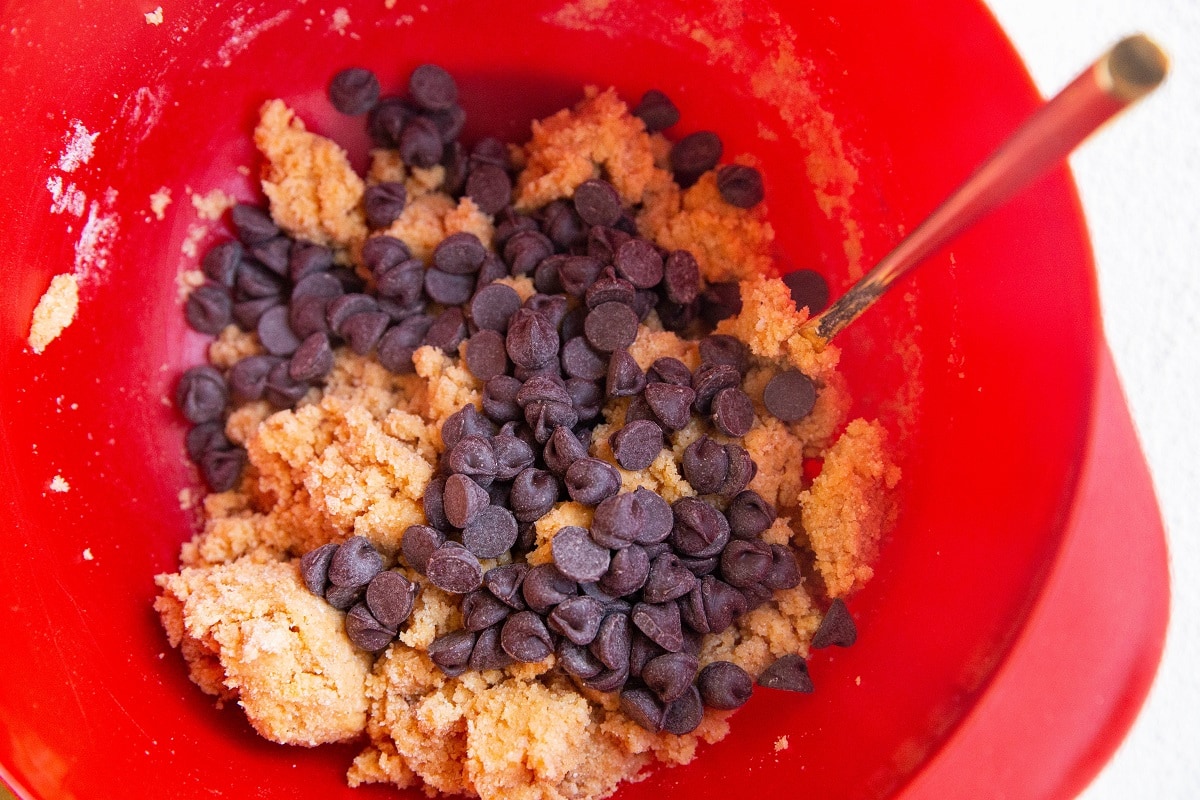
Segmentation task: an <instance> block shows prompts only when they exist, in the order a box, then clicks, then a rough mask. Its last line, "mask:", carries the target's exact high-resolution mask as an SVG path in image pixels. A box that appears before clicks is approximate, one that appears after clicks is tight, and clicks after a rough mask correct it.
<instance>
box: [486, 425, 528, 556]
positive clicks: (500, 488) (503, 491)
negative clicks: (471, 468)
mask: <svg viewBox="0 0 1200 800" xmlns="http://www.w3.org/2000/svg"><path fill="white" fill-rule="evenodd" d="M513 438H516V437H513ZM487 493H488V499H489V502H490V503H491V504H492V505H494V506H500V507H501V508H508V496H509V494H511V493H512V481H500V480H496V481H492V482H491V483H489V484H488V485H487ZM520 531H521V526H520V525H519V524H518V525H517V538H518V539H520Z"/></svg>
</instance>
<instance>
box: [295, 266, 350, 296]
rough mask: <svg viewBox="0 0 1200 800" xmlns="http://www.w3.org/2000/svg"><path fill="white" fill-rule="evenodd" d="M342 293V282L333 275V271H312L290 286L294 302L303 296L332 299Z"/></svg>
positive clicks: (343, 291)
mask: <svg viewBox="0 0 1200 800" xmlns="http://www.w3.org/2000/svg"><path fill="white" fill-rule="evenodd" d="M344 293H345V290H344V289H342V284H341V283H340V282H339V281H338V279H337V278H335V277H334V276H333V273H331V272H314V273H313V274H311V275H305V276H304V277H303V278H301V279H300V280H298V281H297V282H296V285H295V286H294V287H292V294H291V301H292V302H293V303H295V302H296V301H297V300H299V299H301V298H303V297H322V298H324V299H326V300H332V299H334V298H335V297H341V296H342V295H343V294H344Z"/></svg>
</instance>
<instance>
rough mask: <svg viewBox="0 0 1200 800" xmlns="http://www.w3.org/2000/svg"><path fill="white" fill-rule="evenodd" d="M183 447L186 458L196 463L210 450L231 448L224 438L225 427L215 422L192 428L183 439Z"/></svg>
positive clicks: (230, 444)
mask: <svg viewBox="0 0 1200 800" xmlns="http://www.w3.org/2000/svg"><path fill="white" fill-rule="evenodd" d="M184 445H185V447H186V449H187V454H188V458H190V459H191V460H192V461H196V462H198V461H199V460H200V458H201V457H202V456H203V455H204V454H205V453H207V452H209V451H211V450H228V449H229V448H230V447H232V446H233V445H232V443H231V442H230V441H229V439H228V438H226V436H225V425H224V424H222V423H221V422H219V421H217V420H212V421H210V422H203V423H201V424H199V425H196V426H194V427H192V428H191V430H189V431H188V432H187V436H186V437H184Z"/></svg>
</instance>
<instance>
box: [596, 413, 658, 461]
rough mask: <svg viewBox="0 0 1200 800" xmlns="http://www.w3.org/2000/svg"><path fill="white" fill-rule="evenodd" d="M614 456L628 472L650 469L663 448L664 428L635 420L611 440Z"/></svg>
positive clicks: (645, 421)
mask: <svg viewBox="0 0 1200 800" xmlns="http://www.w3.org/2000/svg"><path fill="white" fill-rule="evenodd" d="M609 443H610V444H611V446H612V451H613V456H614V457H616V459H617V463H618V464H620V465H621V466H622V467H624V468H625V469H627V470H631V471H634V472H636V471H638V470H643V469H646V468H647V467H649V466H650V465H651V464H652V463H654V459H655V458H657V457H658V454H659V453H660V452H661V451H662V448H663V432H662V428H660V427H659V426H658V425H656V424H655V423H653V422H649V421H647V420H635V421H633V422H631V423H629V424H628V425H626V426H625V427H623V428H621V429H620V430H619V431H617V432H616V433H614V434H613V435H612V436H611V437H610V438H609Z"/></svg>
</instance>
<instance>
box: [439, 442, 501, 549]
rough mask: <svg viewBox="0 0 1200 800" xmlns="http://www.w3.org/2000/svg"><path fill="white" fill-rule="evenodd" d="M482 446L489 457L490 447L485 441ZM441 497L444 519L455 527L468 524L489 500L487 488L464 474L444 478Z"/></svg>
mask: <svg viewBox="0 0 1200 800" xmlns="http://www.w3.org/2000/svg"><path fill="white" fill-rule="evenodd" d="M467 441H470V439H468V440H467ZM483 447H485V448H486V449H487V454H488V457H489V458H491V457H492V449H491V447H489V446H488V444H487V443H486V442H484V443H483ZM493 465H494V462H493ZM442 497H443V500H442V502H443V504H444V508H445V513H446V519H447V520H448V521H449V522H450V524H451V525H453V526H454V527H456V528H465V527H466V526H467V525H469V524H470V523H471V521H472V520H473V519H475V517H476V515H478V514H479V512H480V511H482V510H483V509H485V508H487V507H488V505H489V503H490V501H491V498H489V497H488V493H487V490H486V489H484V488H483V487H482V486H480V485H479V484H478V483H476V482H475V481H474V480H472V479H471V478H469V477H468V476H466V475H451V476H450V477H448V478H446V486H445V489H444V490H443V495H442Z"/></svg>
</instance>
